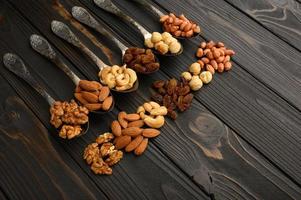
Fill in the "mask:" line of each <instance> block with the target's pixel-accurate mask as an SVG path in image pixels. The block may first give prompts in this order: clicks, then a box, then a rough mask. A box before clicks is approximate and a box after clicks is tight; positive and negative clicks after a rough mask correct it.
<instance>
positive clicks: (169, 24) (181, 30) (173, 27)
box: [160, 13, 201, 38]
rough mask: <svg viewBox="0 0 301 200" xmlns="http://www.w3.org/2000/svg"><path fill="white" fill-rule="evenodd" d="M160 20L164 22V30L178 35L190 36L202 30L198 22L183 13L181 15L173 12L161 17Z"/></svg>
mask: <svg viewBox="0 0 301 200" xmlns="http://www.w3.org/2000/svg"><path fill="white" fill-rule="evenodd" d="M160 22H161V23H163V28H164V31H166V32H169V33H171V34H172V35H173V36H176V37H180V36H181V37H186V38H190V37H192V36H193V35H194V34H198V33H200V32H201V29H200V27H199V26H198V25H197V24H196V23H194V22H192V21H189V20H188V19H187V18H186V17H185V16H184V15H183V14H182V15H180V16H179V17H177V16H176V15H175V14H173V13H170V14H169V15H164V16H162V17H161V18H160Z"/></svg>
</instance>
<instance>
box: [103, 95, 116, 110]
mask: <svg viewBox="0 0 301 200" xmlns="http://www.w3.org/2000/svg"><path fill="white" fill-rule="evenodd" d="M112 103H113V97H112V96H109V97H107V98H106V99H105V100H104V102H103V103H102V109H103V110H109V109H110V108H111V105H112Z"/></svg>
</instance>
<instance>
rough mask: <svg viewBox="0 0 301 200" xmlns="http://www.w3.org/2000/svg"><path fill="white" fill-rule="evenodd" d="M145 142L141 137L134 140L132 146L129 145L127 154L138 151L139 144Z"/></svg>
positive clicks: (126, 148)
mask: <svg viewBox="0 0 301 200" xmlns="http://www.w3.org/2000/svg"><path fill="white" fill-rule="evenodd" d="M142 141H143V136H141V135H139V136H138V137H136V138H135V139H134V140H132V141H131V142H130V144H128V145H127V146H126V147H125V151H126V152H131V151H133V150H134V149H136V148H137V147H138V146H139V144H140V143H141V142H142Z"/></svg>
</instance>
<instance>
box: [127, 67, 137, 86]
mask: <svg viewBox="0 0 301 200" xmlns="http://www.w3.org/2000/svg"><path fill="white" fill-rule="evenodd" d="M125 74H128V75H129V76H130V82H129V84H130V85H131V86H133V84H134V83H135V82H136V80H137V74H136V72H135V71H134V70H132V69H130V68H126V69H125Z"/></svg>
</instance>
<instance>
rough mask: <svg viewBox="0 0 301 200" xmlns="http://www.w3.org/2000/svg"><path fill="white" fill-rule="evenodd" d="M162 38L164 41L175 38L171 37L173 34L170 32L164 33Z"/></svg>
mask: <svg viewBox="0 0 301 200" xmlns="http://www.w3.org/2000/svg"><path fill="white" fill-rule="evenodd" d="M161 36H162V40H163V41H165V40H167V39H168V38H173V37H172V36H171V34H170V33H168V32H164V33H162V35H161Z"/></svg>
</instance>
